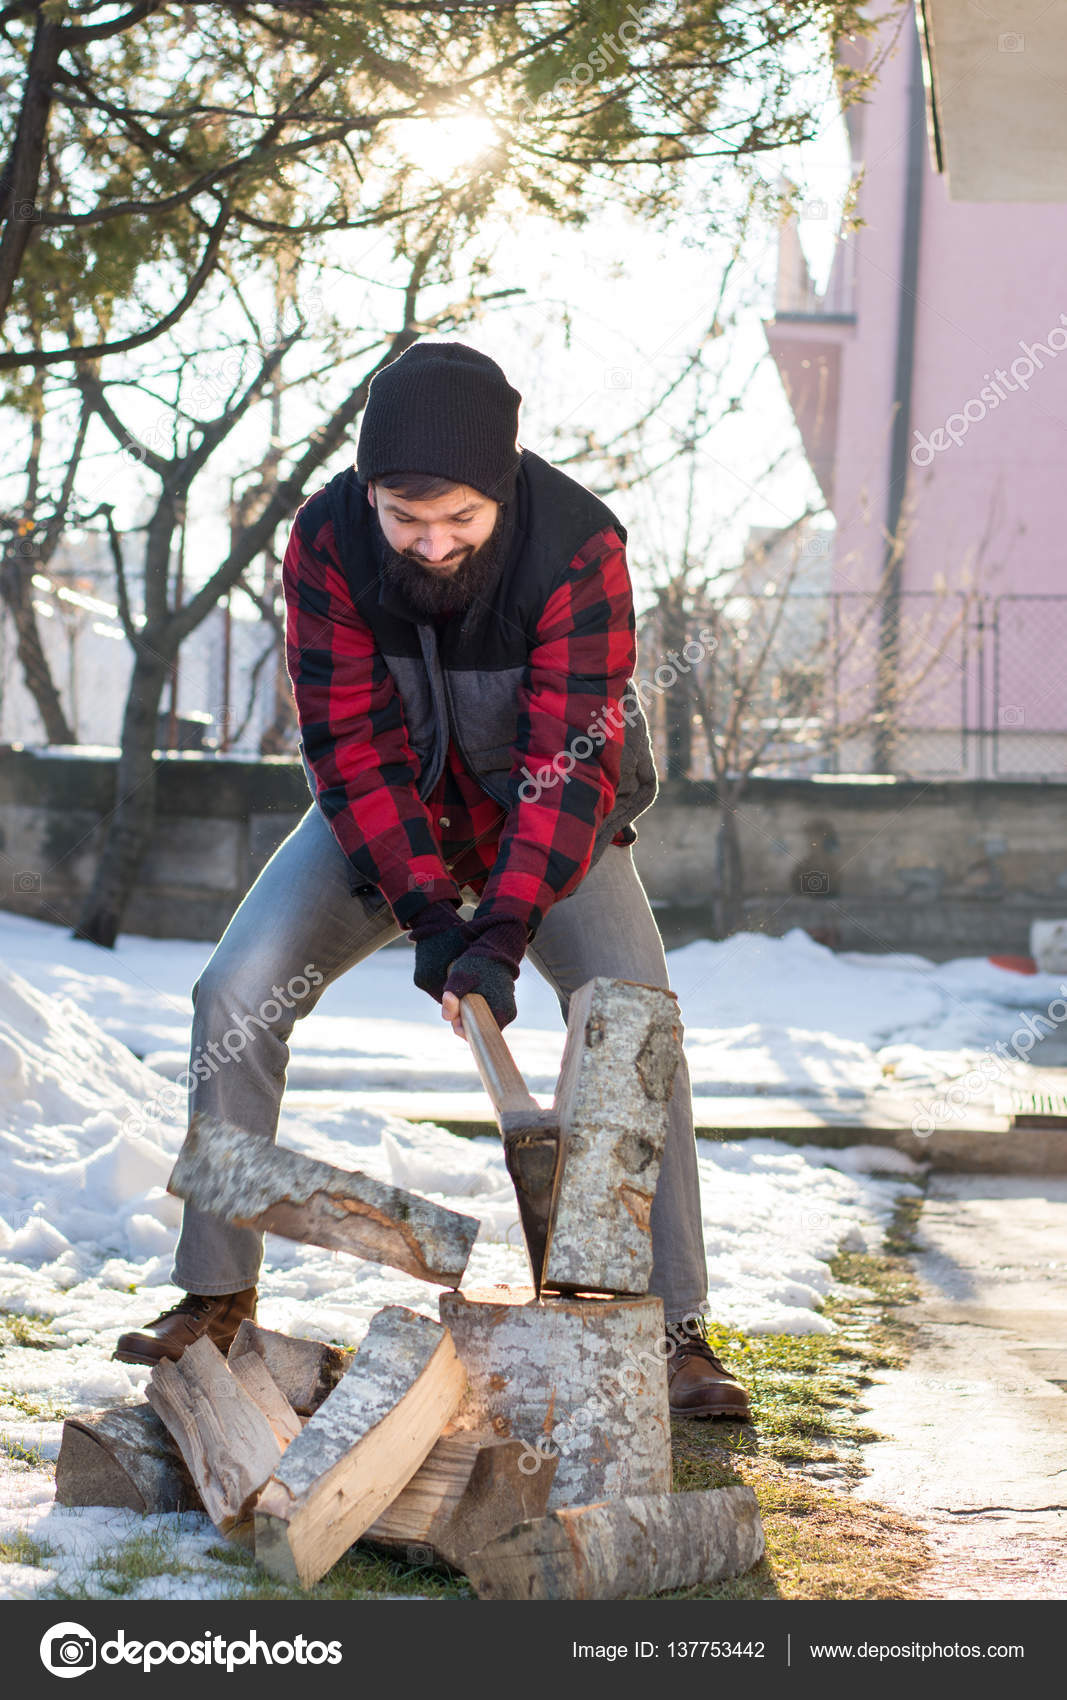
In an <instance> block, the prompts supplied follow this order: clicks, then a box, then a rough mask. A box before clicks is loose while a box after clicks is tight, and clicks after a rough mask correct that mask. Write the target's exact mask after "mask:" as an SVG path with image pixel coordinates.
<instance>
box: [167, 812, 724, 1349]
mask: <svg viewBox="0 0 1067 1700" xmlns="http://www.w3.org/2000/svg"><path fill="white" fill-rule="evenodd" d="M379 904H380V900H378V901H377V902H365V901H364V900H363V899H362V898H361V897H354V896H352V894H351V892H350V890H349V870H348V861H347V859H346V857H345V856H344V854H343V852H342V851H341V849H340V847H339V845H338V844H337V841H336V839H335V838H334V836H333V834H332V832H331V831H330V828H329V826H328V825H327V823H326V821H325V819H324V817H323V815H322V813H321V812H320V810H319V808H318V806H317V805H316V804H312V805H311V807H310V808H309V809H308V811H307V814H306V815H305V816H304V818H303V820H302V821H301V822H300V824H299V825H298V826H297V827H296V828H295V829H294V830H293V831H292V832H291V833H290V834H289V836H288V838H287V839H285V841H284V843H282V844H280V845H279V846H278V849H277V850H276V851H275V853H274V855H273V856H272V857H271V859H270V861H269V862H268V863H267V865H266V867H265V868H264V869H263V872H262V873H261V874H260V876H259V878H258V879H257V880H256V882H255V884H254V885H253V887H252V889H251V891H249V893H248V895H247V896H246V897H245V899H244V902H243V903H242V904H241V906H240V908H239V909H238V910H237V912H236V914H235V915H234V917H233V919H232V920H231V922H230V924H229V926H228V927H227V928H226V931H225V933H224V934H223V935H222V938H221V939H220V940H219V943H218V945H217V946H216V948H215V951H214V953H213V955H212V957H211V960H210V961H209V962H208V964H207V966H206V967H205V969H204V971H203V973H202V974H201V976H200V978H199V979H198V980H197V982H196V985H195V986H194V987H193V1005H194V1015H193V1034H192V1056H191V1061H190V1070H191V1079H192V1085H191V1087H190V1093H189V1111H190V1115H192V1113H193V1112H194V1111H199V1112H201V1113H203V1114H205V1115H208V1116H217V1117H219V1118H221V1119H224V1120H226V1121H230V1122H233V1123H235V1124H236V1126H238V1127H242V1128H246V1129H248V1131H249V1132H250V1133H261V1134H262V1135H263V1137H264V1138H265V1139H274V1138H276V1137H277V1131H278V1115H279V1111H280V1109H281V1102H282V1094H283V1092H284V1090H285V1070H286V1065H287V1063H288V1061H289V1046H288V1043H287V1041H288V1039H289V1036H290V1034H291V1033H292V1030H293V1027H294V1025H295V1023H296V1021H297V1020H298V1019H299V1018H300V1017H301V1016H304V1015H307V1014H309V1012H310V1011H311V1010H312V1009H314V1007H315V1004H316V1003H317V1002H318V1000H319V998H320V997H321V996H322V994H323V992H324V991H325V990H326V987H327V986H328V985H329V984H330V983H331V982H332V981H333V980H335V979H337V977H338V975H340V974H344V973H345V972H346V971H347V970H348V969H349V968H354V967H355V966H356V964H357V963H359V962H362V961H363V959H364V958H365V957H367V956H370V955H371V954H372V953H373V952H374V951H376V950H378V949H379V948H380V947H381V946H382V945H384V944H388V943H389V942H390V940H392V939H395V938H397V937H399V934H400V929H399V928H398V927H397V925H396V922H395V921H394V920H393V916H392V912H391V911H390V910H389V909H388V908H387V907H386V906H385V905H384V904H381V905H380V906H379ZM527 954H528V957H529V960H530V961H531V962H532V963H533V964H534V966H535V968H537V970H538V971H539V973H541V974H542V975H544V977H545V979H546V980H547V981H548V983H549V985H550V986H551V987H552V988H553V990H554V991H555V993H556V995H557V997H558V998H559V1003H560V1008H561V1010H562V1011H563V1016H564V1019H566V1015H567V1005H568V1002H569V999H570V994H571V993H572V992H574V991H576V990H577V989H578V987H579V986H582V985H584V984H585V982H586V981H587V980H591V979H592V978H593V976H594V975H597V974H604V975H608V976H610V977H613V978H615V977H617V978H620V979H625V980H639V981H642V982H644V983H645V984H646V985H661V986H666V985H667V983H668V981H667V964H666V961H665V959H664V955H663V945H662V942H661V940H660V936H659V930H658V928H657V927H656V923H655V920H654V919H653V915H652V911H651V909H650V908H649V906H648V900H647V898H646V897H645V893H644V889H643V887H642V885H641V881H640V879H639V878H638V876H637V871H636V869H635V868H634V865H633V857H632V855H631V853H630V851H629V850H628V849H624V848H623V847H622V846H620V845H614V844H610V845H609V846H608V847H607V849H606V850H605V851H604V853H603V854H602V856H601V857H600V859H599V861H598V862H597V863H596V864H595V865H594V867H593V868H592V869H591V870H590V872H589V873H588V874H587V875H586V877H585V879H584V880H583V881H582V883H581V885H580V886H579V887H578V889H577V891H575V892H573V893H572V895H571V896H570V897H566V898H564V899H563V901H562V902H560V903H556V904H554V905H553V907H552V908H551V909H550V910H549V912H548V914H547V916H546V917H545V919H544V921H543V922H542V924H541V926H540V928H539V929H538V933H537V937H536V939H535V941H534V943H533V945H532V946H531V948H530V950H529V952H528V953H527ZM316 975H317V976H320V978H317V979H316V978H315V976H316ZM312 979H314V981H315V983H314V984H311V983H309V981H310V980H312ZM279 993H281V994H283V997H282V998H280V997H279ZM283 1000H284V1001H283ZM287 1005H288V1006H289V1007H287ZM270 1011H273V1012H274V1015H275V1016H276V1019H268V1018H267V1017H268V1012H270ZM426 1015H427V1019H430V1018H437V1019H439V1016H440V1012H439V1010H438V1009H437V1008H436V1007H435V1008H433V1009H431V1008H430V1007H429V1005H427V1010H426ZM250 1017H251V1018H253V1019H251V1020H250V1019H249V1018H250ZM242 1023H243V1025H242ZM238 1026H240V1027H241V1031H242V1032H243V1033H245V1034H246V1035H247V1043H245V1044H244V1045H243V1048H240V1049H238V1050H237V1054H236V1056H235V1059H234V1060H232V1061H231V1060H229V1058H228V1057H227V1056H226V1055H225V1054H223V1055H222V1057H221V1061H219V1062H218V1065H217V1066H212V1062H213V1061H215V1060H216V1059H218V1058H219V1056H220V1052H219V1042H220V1040H221V1039H222V1038H223V1036H224V1035H225V1034H227V1033H229V1032H230V1031H231V1030H232V1029H234V1028H235V1027H238ZM456 1043H457V1044H459V1043H461V1041H460V1040H457V1041H456ZM212 1045H214V1047H215V1049H214V1051H213V1050H212V1048H211V1047H212ZM231 1047H235V1041H233V1040H231ZM198 1059H199V1060H200V1063H201V1068H200V1070H199V1071H196V1070H195V1065H196V1063H197V1060H198ZM208 1059H211V1061H209V1060H208ZM652 1247H653V1258H654V1266H653V1271H652V1280H651V1290H652V1292H653V1293H656V1294H658V1295H659V1296H660V1297H661V1298H662V1300H663V1303H664V1309H665V1312H666V1316H667V1320H668V1321H675V1320H679V1319H681V1318H682V1317H684V1316H690V1315H693V1314H694V1313H696V1312H699V1311H700V1310H701V1309H702V1308H703V1304H704V1300H705V1297H706V1294H707V1266H706V1262H705V1256H704V1235H703V1229H702V1226H701V1216H700V1192H699V1183H698V1179H697V1164H696V1147H695V1144H694V1141H693V1104H692V1098H691V1096H690V1090H689V1077H688V1073H687V1071H686V1068H685V1064H684V1062H683V1064H682V1066H681V1068H680V1069H679V1071H678V1078H677V1080H676V1083H675V1090H674V1096H673V1099H672V1101H671V1113H670V1124H669V1131H668V1134H667V1142H666V1149H665V1151H664V1158H663V1166H662V1169H661V1171H660V1180H659V1186H658V1188H657V1191H656V1197H655V1200H654V1202H653V1206H652ZM262 1257H263V1239H262V1235H260V1234H257V1233H254V1232H252V1231H251V1230H250V1229H247V1228H234V1227H231V1226H230V1225H229V1224H228V1223H226V1222H224V1221H223V1220H222V1219H221V1218H220V1217H217V1216H209V1215H207V1214H205V1213H204V1212H203V1211H200V1210H194V1209H191V1208H187V1209H186V1211H185V1215H184V1219H183V1222H182V1231H181V1237H180V1239H179V1241H178V1248H177V1252H176V1255H175V1263H174V1281H175V1284H176V1285H177V1286H179V1287H181V1288H182V1289H183V1290H184V1291H186V1292H191V1293H204V1294H209V1295H210V1294H217V1293H235V1292H241V1291H243V1290H244V1289H245V1288H246V1287H252V1286H254V1285H255V1283H256V1279H257V1277H258V1273H259V1266H260V1263H261V1261H262Z"/></svg>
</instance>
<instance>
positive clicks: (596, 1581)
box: [464, 1487, 763, 1600]
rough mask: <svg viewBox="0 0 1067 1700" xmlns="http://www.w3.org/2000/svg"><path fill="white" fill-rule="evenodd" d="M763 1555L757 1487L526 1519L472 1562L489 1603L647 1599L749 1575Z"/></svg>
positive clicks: (677, 1495)
mask: <svg viewBox="0 0 1067 1700" xmlns="http://www.w3.org/2000/svg"><path fill="white" fill-rule="evenodd" d="M762 1556H763V1526H762V1524H761V1522H760V1515H759V1507H758V1506H757V1504H756V1496H755V1494H754V1493H753V1491H752V1489H751V1488H750V1487H724V1488H712V1489H710V1490H709V1491H708V1492H705V1493H667V1494H659V1495H653V1496H648V1497H633V1498H627V1499H619V1500H614V1501H610V1502H607V1503H605V1504H602V1505H584V1506H577V1507H575V1508H573V1509H571V1510H569V1511H556V1512H553V1513H551V1514H550V1515H549V1516H548V1517H543V1518H541V1519H540V1520H539V1521H537V1522H531V1523H522V1524H520V1525H519V1526H518V1528H515V1529H511V1530H509V1532H508V1533H507V1534H506V1535H501V1536H500V1538H499V1539H498V1540H495V1541H491V1542H490V1543H489V1544H488V1546H485V1547H483V1548H482V1549H481V1551H480V1552H476V1553H472V1554H469V1555H468V1557H467V1560H466V1563H465V1565H464V1569H465V1570H466V1572H467V1575H468V1576H469V1577H470V1579H471V1581H472V1582H473V1584H474V1586H475V1589H476V1590H477V1594H478V1598H479V1599H481V1600H619V1599H644V1598H646V1597H647V1596H648V1595H649V1594H663V1593H667V1592H668V1591H671V1590H673V1589H675V1588H691V1587H695V1586H696V1585H697V1584H698V1583H701V1582H721V1581H723V1580H724V1579H725V1578H726V1577H728V1576H743V1575H744V1573H745V1571H746V1570H751V1568H752V1566H753V1565H754V1564H756V1563H758V1561H759V1560H760V1558H762Z"/></svg>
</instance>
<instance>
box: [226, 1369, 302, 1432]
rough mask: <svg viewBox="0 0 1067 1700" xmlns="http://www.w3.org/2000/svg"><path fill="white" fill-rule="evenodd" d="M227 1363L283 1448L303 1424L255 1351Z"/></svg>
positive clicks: (231, 1372)
mask: <svg viewBox="0 0 1067 1700" xmlns="http://www.w3.org/2000/svg"><path fill="white" fill-rule="evenodd" d="M227 1365H228V1368H229V1371H230V1374H231V1375H232V1376H234V1377H235V1378H236V1380H238V1381H239V1382H240V1383H241V1386H242V1387H243V1388H244V1390H245V1392H246V1393H247V1394H248V1397H249V1398H250V1399H254V1400H255V1402H256V1404H257V1405H258V1406H259V1408H260V1410H261V1411H262V1412H263V1415H264V1416H265V1417H266V1419H267V1421H268V1422H269V1424H270V1426H271V1428H272V1429H273V1431H274V1438H275V1440H276V1441H277V1442H278V1445H279V1446H280V1447H282V1448H283V1450H284V1448H285V1447H286V1446H288V1444H289V1442H290V1441H291V1440H295V1439H296V1437H297V1435H298V1434H299V1433H300V1430H301V1429H302V1428H303V1426H304V1425H303V1423H302V1422H301V1421H300V1418H299V1417H298V1416H297V1414H296V1412H295V1411H294V1410H293V1407H292V1406H291V1405H290V1403H289V1401H288V1399H287V1398H286V1397H285V1394H284V1393H282V1392H281V1390H280V1388H279V1387H278V1384H277V1382H276V1381H274V1380H273V1379H272V1377H271V1373H270V1370H269V1369H268V1368H267V1366H266V1364H265V1363H264V1362H263V1359H262V1358H261V1357H260V1356H259V1354H258V1353H256V1352H245V1353H244V1354H243V1355H242V1356H241V1357H238V1358H235V1359H234V1360H233V1362H232V1363H231V1362H230V1361H229V1359H227Z"/></svg>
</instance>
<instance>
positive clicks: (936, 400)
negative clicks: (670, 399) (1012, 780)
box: [766, 11, 1067, 779]
mask: <svg viewBox="0 0 1067 1700" xmlns="http://www.w3.org/2000/svg"><path fill="white" fill-rule="evenodd" d="M990 28H992V26H990ZM999 39H1000V40H1001V41H1002V42H1005V43H1007V46H1006V47H1003V48H1001V49H1000V50H999V51H1000V52H1001V55H1002V58H1003V59H1004V60H1005V62H1006V61H1007V60H1008V59H1011V60H1013V61H1015V60H1017V59H1018V57H1019V52H1018V49H1017V46H1016V44H1017V43H1018V41H1020V40H1021V39H1022V38H1021V37H1018V36H1015V35H1002V36H1001V37H1000V38H999ZM990 51H991V52H992V53H995V52H996V51H998V50H997V49H996V47H995V44H994V45H993V46H992V47H991V49H990ZM872 52H877V53H880V54H883V55H884V62H883V65H882V69H881V72H880V75H879V78H878V81H877V84H876V86H875V87H874V89H873V90H872V92H871V93H870V94H869V95H868V96H867V97H866V98H865V99H864V100H863V101H862V102H860V103H858V104H854V105H852V106H851V107H849V108H848V109H847V110H846V123H847V126H848V133H849V140H850V146H851V152H852V159H853V165H854V169H855V171H856V172H857V173H859V172H862V185H861V188H860V192H859V199H858V205H857V213H858V217H859V218H860V219H861V220H862V224H861V226H860V227H859V228H858V229H857V230H856V231H854V232H853V233H850V234H846V235H844V236H842V238H841V239H840V241H839V244H838V248H837V254H836V258H835V262H834V266H833V270H832V273H831V276H830V279H829V283H828V286H827V288H826V290H825V292H824V293H823V294H822V295H821V296H820V295H817V294H816V293H815V291H814V290H813V288H812V285H811V281H810V278H809V276H808V272H807V266H806V264H805V262H804V257H803V254H802V252H801V249H800V244H799V239H798V237H797V233H796V229H795V226H793V225H792V224H786V225H785V226H784V227H783V231H782V238H781V249H780V262H779V278H778V292H777V300H776V310H775V316H774V318H773V319H772V320H771V321H770V322H769V323H768V325H767V327H766V329H767V338H768V342H769V344H770V348H771V352H772V355H773V357H774V359H775V361H776V363H777V365H778V368H779V371H780V373H781V376H782V380H783V383H784V385H785V388H786V392H787V394H788V396H789V399H790V402H791V405H792V408H793V411H794V414H795V416H796V420H797V425H798V427H799V430H800V432H801V436H802V439H803V442H804V447H805V450H806V453H807V455H808V458H809V461H810V463H811V466H812V470H813V472H814V474H815V476H816V478H817V479H818V481H819V484H820V486H821V488H822V491H823V493H824V495H825V497H826V501H827V503H828V505H829V506H830V508H831V509H832V511H833V513H834V516H835V519H836V522H837V530H836V538H835V548H834V567H833V589H834V590H835V591H837V592H839V593H841V594H840V596H839V597H837V598H836V599H835V601H836V614H835V618H836V621H837V632H838V639H837V650H836V655H837V661H838V666H839V671H840V673H841V674H842V676H843V677H844V679H845V681H846V687H847V688H846V691H845V697H846V699H847V707H846V710H845V712H844V721H845V722H846V723H847V726H848V727H849V729H850V730H851V731H852V732H853V733H854V734H855V735H854V736H852V737H850V738H849V739H848V740H847V759H846V760H844V761H843V762H842V765H844V766H851V767H854V768H856V769H858V770H860V771H863V770H868V771H870V770H873V771H905V772H912V773H930V774H934V773H937V774H972V775H989V776H1001V777H1012V776H1022V775H1028V776H1030V777H1034V776H1047V777H1050V778H1056V779H1063V778H1067V577H1065V575H1064V573H1063V569H1062V566H1061V561H1062V559H1063V543H1062V538H1063V530H1064V492H1065V489H1067V285H1065V279H1067V217H1065V216H1064V210H1063V207H1062V204H1055V203H1053V204H1050V203H1049V202H1045V203H1043V204H1042V203H1041V202H1036V203H1035V202H1034V201H1023V200H1015V199H1013V200H1010V201H1008V200H998V201H991V200H976V199H971V200H959V199H952V198H951V197H950V188H951V187H952V177H951V173H950V174H949V175H948V176H946V175H945V174H943V172H942V171H941V170H939V168H938V166H939V162H940V163H942V164H943V162H944V148H943V137H942V136H939V135H938V126H937V123H936V116H937V115H936V111H935V109H934V107H933V106H932V104H931V97H930V89H931V79H930V74H929V68H928V66H926V67H925V69H926V75H925V77H924V55H923V52H922V50H921V47H920V41H919V36H918V33H917V31H916V28H915V26H914V23H913V21H912V17H911V14H910V13H909V12H907V11H905V12H904V13H903V14H898V15H897V16H896V18H895V19H894V21H893V23H892V24H891V25H889V26H887V27H886V29H885V31H884V33H883V34H882V36H881V37H879V38H877V39H873V38H872V40H871V41H869V42H863V41H856V42H846V43H844V44H843V47H842V53H843V56H844V57H845V59H846V62H847V63H850V64H852V65H858V64H861V63H862V62H863V60H864V59H865V57H866V55H868V54H870V53H872ZM850 56H851V57H850ZM936 71H937V67H936V63H935V76H934V79H933V82H934V86H935V87H936V85H937V81H938V79H937V75H936ZM931 138H933V139H931ZM961 156H962V150H961ZM958 182H964V183H966V179H965V175H964V173H963V172H962V170H961V172H960V174H959V178H958ZM1004 187H1005V184H1004V180H1003V179H1001V180H1000V188H1001V191H1002V192H1003V190H1004ZM967 192H969V193H972V194H973V193H977V192H978V190H977V189H976V188H975V186H974V185H973V184H970V185H967ZM1024 192H1025V190H1024V189H1023V188H1020V191H1019V193H1020V194H1023V193H1024ZM1058 192H1059V193H1061V194H1067V189H1061V190H1059V191H1058ZM891 540H895V543H893V542H892V541H891ZM861 722H866V723H865V724H861Z"/></svg>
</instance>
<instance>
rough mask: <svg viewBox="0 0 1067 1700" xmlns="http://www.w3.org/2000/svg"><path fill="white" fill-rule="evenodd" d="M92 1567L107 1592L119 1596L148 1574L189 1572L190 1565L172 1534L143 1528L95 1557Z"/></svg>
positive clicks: (143, 1580) (190, 1569)
mask: <svg viewBox="0 0 1067 1700" xmlns="http://www.w3.org/2000/svg"><path fill="white" fill-rule="evenodd" d="M197 1568H199V1566H198V1567H197ZM91 1570H92V1571H93V1573H94V1574H95V1575H96V1577H97V1578H98V1580H99V1583H100V1586H101V1587H102V1588H103V1589H104V1590H105V1591H106V1592H107V1593H109V1594H111V1595H113V1596H116V1597H117V1598H120V1599H121V1598H124V1597H125V1596H126V1595H127V1594H130V1593H132V1592H133V1590H134V1589H135V1588H136V1587H137V1586H138V1585H139V1584H140V1583H141V1582H146V1581H147V1580H148V1579H149V1577H152V1576H189V1575H191V1574H192V1571H193V1566H192V1565H190V1564H186V1563H184V1562H183V1561H182V1560H181V1559H180V1558H179V1557H178V1546H177V1541H176V1540H175V1538H174V1536H173V1535H170V1534H164V1533H161V1532H159V1531H155V1530H145V1531H144V1533H142V1534H139V1535H134V1536H133V1537H132V1538H131V1539H130V1540H128V1541H126V1542H125V1543H124V1544H123V1545H122V1546H121V1547H118V1548H117V1549H116V1550H115V1551H114V1552H108V1553H104V1554H102V1555H101V1557H99V1558H97V1559H95V1560H94V1562H93V1564H92V1566H91Z"/></svg>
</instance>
